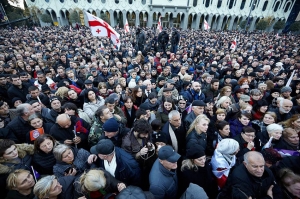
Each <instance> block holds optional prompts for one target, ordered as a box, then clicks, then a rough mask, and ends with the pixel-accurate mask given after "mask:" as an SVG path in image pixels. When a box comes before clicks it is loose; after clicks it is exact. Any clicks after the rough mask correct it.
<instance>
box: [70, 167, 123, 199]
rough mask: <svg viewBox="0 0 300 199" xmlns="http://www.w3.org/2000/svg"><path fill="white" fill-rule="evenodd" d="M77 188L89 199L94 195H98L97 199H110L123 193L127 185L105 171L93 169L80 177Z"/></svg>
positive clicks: (76, 184)
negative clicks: (109, 198)
mask: <svg viewBox="0 0 300 199" xmlns="http://www.w3.org/2000/svg"><path fill="white" fill-rule="evenodd" d="M75 187H76V189H79V190H77V191H78V192H80V193H82V194H84V195H85V196H86V197H87V198H88V196H90V197H91V196H92V195H97V198H108V197H110V196H114V195H116V194H117V193H118V192H121V191H122V190H123V189H124V188H126V185H125V184H124V183H122V182H120V181H119V180H117V179H116V178H114V177H113V176H112V175H111V174H110V173H108V172H107V171H105V170H102V169H91V170H89V171H88V172H85V173H83V174H82V175H81V176H80V179H79V182H77V183H75Z"/></svg>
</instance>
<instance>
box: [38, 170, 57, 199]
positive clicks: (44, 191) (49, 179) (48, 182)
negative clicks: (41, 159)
mask: <svg viewBox="0 0 300 199" xmlns="http://www.w3.org/2000/svg"><path fill="white" fill-rule="evenodd" d="M55 179H56V177H55V176H54V175H51V176H46V177H43V178H41V179H40V180H39V181H38V182H37V183H36V184H35V186H34V188H33V193H34V195H35V196H37V198H39V199H43V198H47V197H48V194H49V192H50V189H51V186H52V183H53V180H55Z"/></svg>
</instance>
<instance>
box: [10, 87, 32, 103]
mask: <svg viewBox="0 0 300 199" xmlns="http://www.w3.org/2000/svg"><path fill="white" fill-rule="evenodd" d="M28 87H29V86H28V85H27V84H24V83H22V88H19V87H17V86H15V85H11V87H9V89H8V90H7V95H8V97H9V99H10V100H12V99H13V98H14V97H18V98H20V99H21V101H22V102H23V103H25V102H26V101H27V99H26V95H27V94H28Z"/></svg>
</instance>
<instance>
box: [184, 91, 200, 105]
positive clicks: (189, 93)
mask: <svg viewBox="0 0 300 199" xmlns="http://www.w3.org/2000/svg"><path fill="white" fill-rule="evenodd" d="M195 94H196V93H195V92H194V91H193V90H192V89H188V90H186V91H184V92H182V96H183V97H184V99H186V100H187V105H190V104H191V103H192V102H193V101H194V100H202V101H204V100H205V95H204V93H202V92H201V91H200V92H199V93H198V94H197V95H195Z"/></svg>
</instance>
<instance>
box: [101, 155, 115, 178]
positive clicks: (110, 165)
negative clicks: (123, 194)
mask: <svg viewBox="0 0 300 199" xmlns="http://www.w3.org/2000/svg"><path fill="white" fill-rule="evenodd" d="M104 168H105V170H106V171H107V172H109V173H110V174H111V175H112V176H114V177H115V171H116V168H117V161H116V154H114V157H113V158H112V160H111V162H110V163H109V162H108V161H107V160H104Z"/></svg>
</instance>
